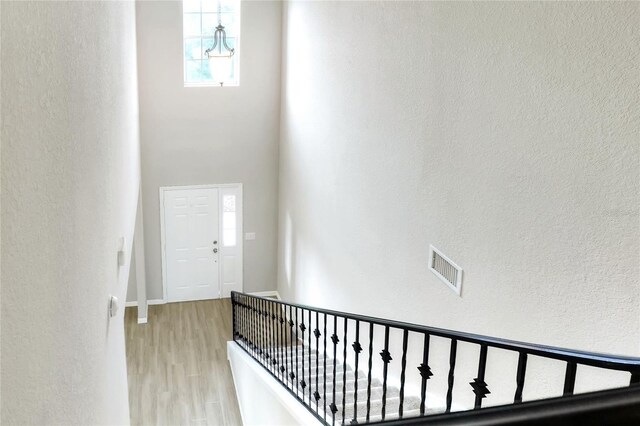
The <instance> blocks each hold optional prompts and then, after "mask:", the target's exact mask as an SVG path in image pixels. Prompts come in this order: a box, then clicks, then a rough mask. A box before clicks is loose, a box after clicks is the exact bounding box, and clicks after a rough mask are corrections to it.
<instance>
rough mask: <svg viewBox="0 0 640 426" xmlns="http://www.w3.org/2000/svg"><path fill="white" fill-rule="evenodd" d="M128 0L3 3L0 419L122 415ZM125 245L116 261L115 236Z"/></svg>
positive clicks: (130, 127)
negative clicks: (113, 311)
mask: <svg viewBox="0 0 640 426" xmlns="http://www.w3.org/2000/svg"><path fill="white" fill-rule="evenodd" d="M135 36H136V35H135V8H134V4H133V3H132V2H27V1H20V2H3V4H2V30H1V40H2V69H1V71H2V89H1V90H2V118H3V122H2V198H3V199H2V318H1V321H0V322H1V327H2V329H1V335H2V337H1V341H0V342H1V346H2V364H1V371H2V373H1V381H2V385H1V390H2V392H1V393H2V401H1V402H2V410H1V416H2V418H1V422H2V424H6V425H12V424H20V425H26V424H38V425H42V424H82V425H88V424H112V425H114V424H128V422H129V409H128V401H127V395H128V392H127V375H126V362H125V346H124V327H123V314H124V309H121V310H120V311H119V313H118V315H117V317H116V318H113V319H111V320H109V318H108V316H107V306H108V300H109V295H110V294H114V295H116V296H117V297H119V299H120V300H121V301H124V298H125V293H126V285H127V279H128V271H129V265H128V254H129V248H130V245H131V242H132V240H133V238H132V234H133V228H134V219H135V209H136V201H137V190H138V185H139V179H140V161H139V144H138V117H137V88H136V63H135V61H136V53H135V52H136V51H135V48H136V46H135ZM120 236H125V237H126V241H127V247H126V248H127V250H126V256H125V257H126V258H127V262H126V264H125V265H124V266H122V267H120V268H118V266H117V261H116V253H117V247H118V238H119V237H120Z"/></svg>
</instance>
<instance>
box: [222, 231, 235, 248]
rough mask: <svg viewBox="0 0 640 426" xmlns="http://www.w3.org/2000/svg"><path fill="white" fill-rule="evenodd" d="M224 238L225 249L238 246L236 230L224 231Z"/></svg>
mask: <svg viewBox="0 0 640 426" xmlns="http://www.w3.org/2000/svg"><path fill="white" fill-rule="evenodd" d="M222 237H223V240H224V245H225V247H231V246H235V245H236V230H235V229H225V230H223V231H222Z"/></svg>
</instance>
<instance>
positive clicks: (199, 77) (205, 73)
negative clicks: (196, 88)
mask: <svg viewBox="0 0 640 426" xmlns="http://www.w3.org/2000/svg"><path fill="white" fill-rule="evenodd" d="M185 67H186V69H185V78H186V81H188V82H190V83H198V82H202V81H208V80H211V72H210V71H209V63H208V61H206V60H204V61H197V60H196V61H186V65H185Z"/></svg>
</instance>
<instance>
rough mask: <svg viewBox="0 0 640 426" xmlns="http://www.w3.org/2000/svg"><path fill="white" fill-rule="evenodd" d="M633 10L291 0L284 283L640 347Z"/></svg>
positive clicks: (302, 294)
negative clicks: (435, 266) (451, 283)
mask: <svg viewBox="0 0 640 426" xmlns="http://www.w3.org/2000/svg"><path fill="white" fill-rule="evenodd" d="M639 8H640V4H638V3H588V4H586V3H570V4H566V3H563V4H555V3H522V2H512V3H494V2H488V3H484V2H478V3H453V2H444V3H436V2H397V3H396V2H297V1H295V2H291V3H289V5H288V7H287V9H286V10H285V13H284V19H285V22H284V28H285V30H284V33H283V40H284V46H285V52H284V53H283V54H284V55H285V56H284V57H285V60H284V61H283V93H282V101H283V106H282V118H281V120H282V122H281V123H282V128H281V146H280V195H279V205H280V212H279V262H278V290H279V292H280V294H281V295H282V296H283V298H284V299H288V300H295V301H299V302H303V303H308V304H311V305H316V306H323V307H328V308H335V309H339V310H347V311H355V312H359V313H365V314H370V315H374V316H381V317H387V318H395V319H400V320H405V321H410V322H416V323H422V324H427V325H432V326H439V327H445V328H452V329H458V330H464V331H469V332H477V333H482V334H489V335H493V336H499V337H504V338H511V339H518V340H525V341H532V342H536V343H545V344H551V345H560V346H564V347H569V348H577V349H586V350H594V351H603V352H612V353H619V354H635V355H638V354H640V340H639V338H638V336H640V287H639V285H638V283H639V282H640V263H639V262H638V260H639V259H638V255H639V253H640V229H639V225H640V221H639V206H640V195H639V193H640V164H639V159H640V149H639V148H640V147H639V140H638V125H639V124H640V115H639V114H640V112H639V110H638V108H637V106H638V105H639V104H640V95H639V93H638V86H639V84H640V74H639V73H638V69H639V66H640V32H639V27H638V25H637V23H638V22H639V20H640V9H639ZM430 243H431V244H434V245H435V246H436V247H438V248H439V249H441V250H443V251H444V253H445V254H447V255H448V256H450V257H451V258H452V259H453V260H454V261H455V262H457V263H458V264H459V265H461V266H462V267H463V268H464V282H463V289H462V298H459V297H457V296H456V295H455V294H454V293H453V292H452V291H450V290H449V289H448V288H447V287H446V286H445V285H444V284H442V283H440V282H439V281H438V280H437V279H436V278H435V277H434V276H433V275H432V274H431V273H430V272H428V270H427V257H428V247H429V244H430ZM445 354H446V353H445ZM476 356H477V355H476ZM476 359H477V358H476ZM472 362H473V363H475V362H476V361H472ZM470 365H473V364H470ZM513 367H514V368H515V364H514V365H513ZM471 370H473V368H471ZM560 371H561V372H562V371H563V370H560ZM470 374H474V373H473V371H471V373H470ZM472 377H474V376H472ZM513 380H515V379H513ZM625 380H628V378H626V379H625ZM466 386H468V385H466ZM514 386H515V383H514ZM510 397H511V398H512V397H513V394H511V396H510Z"/></svg>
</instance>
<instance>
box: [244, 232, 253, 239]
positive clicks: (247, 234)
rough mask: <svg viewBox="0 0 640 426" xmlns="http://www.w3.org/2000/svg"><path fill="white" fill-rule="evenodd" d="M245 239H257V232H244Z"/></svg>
mask: <svg viewBox="0 0 640 426" xmlns="http://www.w3.org/2000/svg"><path fill="white" fill-rule="evenodd" d="M244 239H245V240H255V239H256V233H255V232H247V233H246V234H244Z"/></svg>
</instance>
